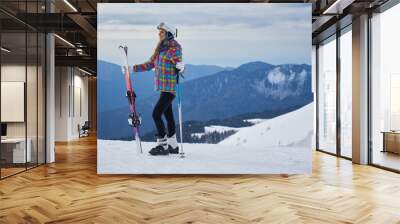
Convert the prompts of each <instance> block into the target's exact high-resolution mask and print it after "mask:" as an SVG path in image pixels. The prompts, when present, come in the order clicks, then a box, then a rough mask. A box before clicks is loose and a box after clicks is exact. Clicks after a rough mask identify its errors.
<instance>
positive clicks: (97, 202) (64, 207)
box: [0, 137, 400, 224]
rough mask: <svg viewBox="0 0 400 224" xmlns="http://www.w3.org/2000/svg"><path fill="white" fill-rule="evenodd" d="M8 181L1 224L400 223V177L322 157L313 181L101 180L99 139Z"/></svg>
mask: <svg viewBox="0 0 400 224" xmlns="http://www.w3.org/2000/svg"><path fill="white" fill-rule="evenodd" d="M56 151H57V154H56V158H57V161H56V163H55V164H51V165H46V166H42V167H39V168H36V169H33V170H30V171H28V172H26V173H22V174H19V175H17V176H14V177H11V178H8V179H5V180H2V181H0V199H1V200H0V223H373V224H376V223H385V224H386V223H400V175H398V174H395V173H391V172H387V171H384V170H380V169H377V168H373V167H368V166H358V165H352V164H351V162H350V161H347V160H343V159H337V158H335V157H332V156H329V155H325V154H322V153H319V152H315V153H314V159H313V160H314V165H313V167H314V168H313V174H312V175H293V176H286V175H254V176H249V175H242V176H241V175H235V176H231V175H229V176H137V175H119V176H98V175H97V174H96V139H95V138H94V137H90V138H86V139H84V140H81V141H76V142H71V143H68V144H66V143H63V144H57V150H56Z"/></svg>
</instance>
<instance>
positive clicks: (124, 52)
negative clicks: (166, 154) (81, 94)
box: [118, 46, 143, 153]
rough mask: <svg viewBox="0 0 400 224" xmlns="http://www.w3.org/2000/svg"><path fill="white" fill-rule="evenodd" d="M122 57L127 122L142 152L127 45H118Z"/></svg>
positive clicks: (139, 120)
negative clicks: (127, 113)
mask: <svg viewBox="0 0 400 224" xmlns="http://www.w3.org/2000/svg"><path fill="white" fill-rule="evenodd" d="M118 49H119V51H120V53H121V56H122V59H123V64H122V66H121V68H122V73H123V74H124V76H125V84H126V97H127V99H128V102H129V109H130V113H129V115H128V123H129V125H130V126H132V127H133V128H132V129H133V136H134V137H135V141H136V146H137V148H138V150H139V152H140V153H143V151H142V143H141V142H140V132H139V126H140V124H141V118H140V115H139V114H138V113H137V111H136V107H135V102H136V94H135V91H134V90H133V88H132V82H131V76H130V71H129V67H128V66H129V65H128V47H127V46H119V47H118Z"/></svg>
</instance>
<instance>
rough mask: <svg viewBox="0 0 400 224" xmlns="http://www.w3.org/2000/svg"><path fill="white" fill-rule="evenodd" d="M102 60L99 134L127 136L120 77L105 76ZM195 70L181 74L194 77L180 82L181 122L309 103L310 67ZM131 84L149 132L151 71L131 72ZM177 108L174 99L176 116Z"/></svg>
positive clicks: (283, 109)
mask: <svg viewBox="0 0 400 224" xmlns="http://www.w3.org/2000/svg"><path fill="white" fill-rule="evenodd" d="M101 63H102V62H101ZM102 64H103V65H102V66H105V67H106V68H104V71H103V70H101V68H100V69H99V72H100V74H99V80H98V82H99V84H98V85H99V87H98V89H99V94H98V96H99V98H98V102H99V108H98V113H99V115H98V119H99V124H98V125H99V132H98V137H99V138H101V139H126V138H128V139H129V138H131V129H130V127H129V126H128V125H127V122H126V118H127V114H128V111H129V109H128V105H127V101H126V99H125V97H124V92H125V90H124V89H123V88H124V83H123V82H124V81H123V79H122V77H121V79H117V78H113V79H107V75H106V74H107V71H108V70H107V69H109V68H108V66H111V65H110V64H105V63H102ZM114 67H115V68H114V70H115V71H114V72H117V70H118V72H119V73H121V69H120V68H119V66H116V65H115V66H114ZM196 69H197V70H196V72H193V73H186V77H190V74H197V75H194V76H195V77H194V78H193V77H192V79H191V80H187V81H185V82H184V83H182V84H181V88H182V90H183V91H182V92H183V94H182V95H183V115H184V117H183V118H184V121H210V120H213V119H227V118H231V117H236V116H240V115H243V114H253V115H254V116H253V117H248V118H260V117H258V116H257V114H259V113H262V114H268V113H272V112H273V111H277V110H279V111H281V113H280V114H284V113H287V112H290V111H292V110H293V108H298V107H301V106H304V105H306V104H309V103H310V102H312V101H313V95H312V92H311V66H310V65H306V64H300V65H296V64H285V65H271V64H268V63H265V62H259V61H257V62H251V63H247V64H243V65H241V66H239V67H237V68H235V69H232V68H225V69H224V68H222V67H217V66H207V67H204V70H207V72H213V71H216V72H215V73H212V74H210V73H207V72H204V73H202V74H204V75H199V74H200V73H201V70H202V69H203V68H202V67H196ZM108 72H109V71H108ZM103 76H105V77H103ZM196 77H198V78H196ZM133 82H134V88H135V90H136V92H137V94H138V98H137V110H138V111H139V112H140V113H141V115H142V120H143V126H142V127H141V130H142V133H148V132H151V131H152V130H153V129H154V124H153V121H152V118H151V113H152V110H153V107H154V104H155V103H156V101H157V99H158V94H154V92H149V90H148V89H152V88H153V86H152V85H153V75H151V74H147V75H134V77H133ZM117 85H118V87H117ZM142 85H143V86H142ZM115 88H116V89H118V91H116V90H115ZM110 105H113V106H110ZM116 105H119V106H118V107H117V106H116ZM176 108H177V106H176V102H175V105H174V110H175V111H174V112H175V115H177V113H176ZM280 114H276V115H280ZM176 120H177V119H176Z"/></svg>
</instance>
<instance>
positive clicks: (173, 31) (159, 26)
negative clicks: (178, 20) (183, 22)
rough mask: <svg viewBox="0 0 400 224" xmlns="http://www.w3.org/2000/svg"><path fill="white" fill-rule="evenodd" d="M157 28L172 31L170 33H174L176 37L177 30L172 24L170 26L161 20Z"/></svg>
mask: <svg viewBox="0 0 400 224" xmlns="http://www.w3.org/2000/svg"><path fill="white" fill-rule="evenodd" d="M157 29H159V30H160V29H162V30H165V31H167V32H170V33H172V35H174V36H175V37H177V35H178V30H177V29H176V28H174V27H172V26H170V25H167V24H165V23H164V22H162V23H160V24H159V25H158V26H157Z"/></svg>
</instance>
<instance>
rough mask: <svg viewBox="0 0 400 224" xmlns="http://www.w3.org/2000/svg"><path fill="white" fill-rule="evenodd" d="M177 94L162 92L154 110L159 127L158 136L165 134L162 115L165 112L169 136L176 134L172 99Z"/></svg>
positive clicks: (155, 121) (154, 117) (157, 126)
mask: <svg viewBox="0 0 400 224" xmlns="http://www.w3.org/2000/svg"><path fill="white" fill-rule="evenodd" d="M174 99H175V95H174V94H172V93H169V92H161V93H160V98H159V99H158V102H157V104H156V106H155V107H154V110H153V120H154V123H155V124H156V128H157V136H158V137H160V138H162V137H164V136H165V134H166V133H165V126H164V122H163V120H162V118H161V116H162V115H163V114H164V116H165V119H166V120H167V126H168V137H171V136H173V135H174V134H175V119H174V114H173V112H172V101H173V100H174Z"/></svg>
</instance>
